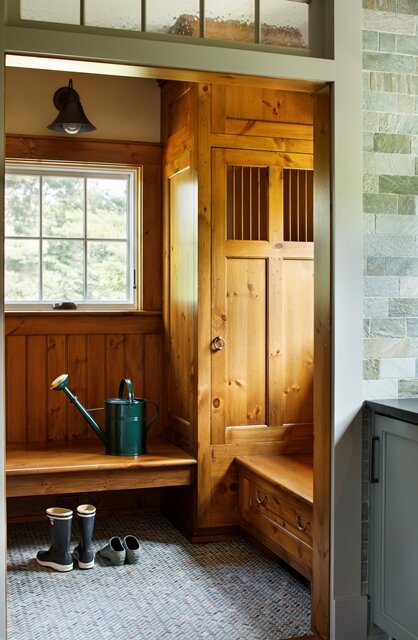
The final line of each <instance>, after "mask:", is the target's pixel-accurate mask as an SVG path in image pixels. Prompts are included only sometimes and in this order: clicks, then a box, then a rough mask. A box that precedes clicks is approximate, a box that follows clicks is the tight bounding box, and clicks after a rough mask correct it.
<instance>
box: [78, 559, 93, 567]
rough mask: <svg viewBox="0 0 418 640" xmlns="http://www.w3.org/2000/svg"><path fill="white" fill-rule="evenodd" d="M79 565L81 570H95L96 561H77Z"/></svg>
mask: <svg viewBox="0 0 418 640" xmlns="http://www.w3.org/2000/svg"><path fill="white" fill-rule="evenodd" d="M77 563H78V568H79V569H93V567H94V560H92V561H91V562H81V561H80V560H77Z"/></svg>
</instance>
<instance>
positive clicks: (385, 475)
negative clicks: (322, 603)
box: [369, 401, 418, 640]
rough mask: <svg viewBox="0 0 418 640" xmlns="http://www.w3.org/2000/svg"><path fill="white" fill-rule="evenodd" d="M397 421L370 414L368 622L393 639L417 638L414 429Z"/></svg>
mask: <svg viewBox="0 0 418 640" xmlns="http://www.w3.org/2000/svg"><path fill="white" fill-rule="evenodd" d="M399 402H401V401H398V403H399ZM410 406H411V405H410ZM389 413H394V414H395V415H396V412H389ZM401 418H402V414H401V413H400V414H399V415H398V417H393V416H390V415H383V414H382V413H377V412H376V411H375V412H374V414H373V423H372V425H373V426H372V433H373V438H372V453H373V455H372V464H371V469H370V471H371V491H370V556H369V558H370V568H369V594H370V604H371V611H370V613H371V622H372V623H374V624H375V625H377V626H378V627H380V628H381V629H383V630H384V631H386V632H387V633H388V634H390V635H391V636H393V637H394V638H396V640H416V639H418V425H417V424H412V423H411V422H407V421H405V420H404V419H401ZM415 420H418V414H417V415H416V416H415Z"/></svg>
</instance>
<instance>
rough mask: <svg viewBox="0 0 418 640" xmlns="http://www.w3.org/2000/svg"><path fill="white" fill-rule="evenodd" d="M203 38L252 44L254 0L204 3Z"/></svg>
mask: <svg viewBox="0 0 418 640" xmlns="http://www.w3.org/2000/svg"><path fill="white" fill-rule="evenodd" d="M205 37H206V38H216V39H217V40H239V41H240V42H254V41H255V35H254V0H240V2H233V3H231V2H225V0H207V1H206V2H205Z"/></svg>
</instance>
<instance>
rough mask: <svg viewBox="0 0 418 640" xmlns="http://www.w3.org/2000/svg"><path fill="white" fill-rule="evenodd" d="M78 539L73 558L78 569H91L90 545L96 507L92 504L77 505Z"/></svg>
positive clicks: (92, 557)
mask: <svg viewBox="0 0 418 640" xmlns="http://www.w3.org/2000/svg"><path fill="white" fill-rule="evenodd" d="M77 516H78V528H79V531H80V541H79V543H78V545H77V546H76V548H75V549H74V551H73V559H74V561H75V562H77V563H78V568H79V569H93V567H94V553H93V547H92V544H91V542H92V539H93V529H94V520H95V517H96V507H93V505H92V504H81V505H80V506H79V507H77Z"/></svg>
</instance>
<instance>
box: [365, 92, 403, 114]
mask: <svg viewBox="0 0 418 640" xmlns="http://www.w3.org/2000/svg"><path fill="white" fill-rule="evenodd" d="M363 109H364V111H385V112H389V113H396V112H397V110H398V101H397V96H396V95H395V94H394V93H387V92H383V91H366V92H365V93H364V94H363Z"/></svg>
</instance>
